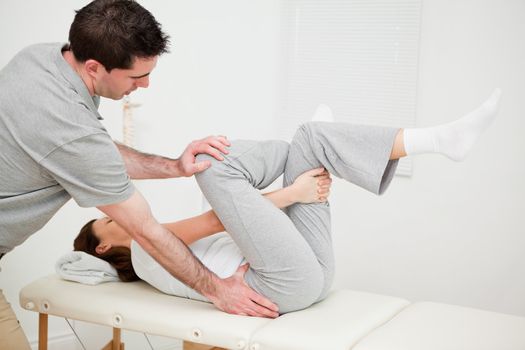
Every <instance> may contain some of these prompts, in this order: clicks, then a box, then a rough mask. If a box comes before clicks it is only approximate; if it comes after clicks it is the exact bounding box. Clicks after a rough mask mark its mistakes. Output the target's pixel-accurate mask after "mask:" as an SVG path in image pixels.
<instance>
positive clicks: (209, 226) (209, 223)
mask: <svg viewBox="0 0 525 350" xmlns="http://www.w3.org/2000/svg"><path fill="white" fill-rule="evenodd" d="M331 183H332V179H331V178H330V174H329V173H328V172H326V170H324V169H323V168H319V169H312V170H310V171H307V172H305V173H304V174H301V175H300V176H299V177H297V179H296V180H295V181H294V183H293V184H291V185H290V186H288V187H285V188H282V189H279V190H276V191H273V192H269V193H265V194H264V196H265V197H266V198H267V199H268V200H270V201H271V202H272V203H273V204H274V205H275V206H276V207H278V208H279V209H282V208H286V207H288V206H290V205H292V204H294V203H321V202H325V201H326V199H327V197H328V195H329V194H330V185H331ZM163 226H164V227H165V228H167V229H168V230H170V231H171V232H173V234H175V235H176V236H177V237H178V238H179V239H180V240H182V241H183V242H184V243H186V245H188V244H191V243H193V242H195V241H197V240H199V239H201V238H204V237H208V236H211V235H213V234H215V233H218V232H222V231H224V226H223V225H222V222H221V221H220V220H219V218H218V217H217V215H216V214H215V212H214V211H213V210H209V211H207V212H205V213H203V214H201V215H197V216H194V217H191V218H188V219H184V220H180V221H176V222H170V223H166V224H163Z"/></svg>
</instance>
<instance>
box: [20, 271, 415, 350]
mask: <svg viewBox="0 0 525 350" xmlns="http://www.w3.org/2000/svg"><path fill="white" fill-rule="evenodd" d="M20 305H21V306H22V307H24V308H25V309H28V310H32V311H36V312H41V313H46V314H49V315H55V316H61V317H68V318H72V319H76V320H81V321H86V322H92V323H98V324H102V325H107V326H111V327H117V328H122V329H129V330H134V331H140V332H146V333H150V334H157V335H162V336H167V337H173V338H179V339H183V340H188V341H192V342H197V343H203V344H209V345H214V346H220V347H223V348H228V349H250V350H278V349H287V350H294V349H301V350H310V349H311V350H314V349H315V350H320V349H323V350H324V349H331V350H348V349H350V348H351V346H352V345H353V344H354V343H356V342H357V341H358V340H359V339H360V338H362V337H363V336H365V335H366V334H368V333H370V332H372V331H373V330H374V329H375V328H376V327H378V326H380V325H381V324H384V323H386V322H387V321H388V320H390V319H391V318H392V317H393V316H394V315H395V314H397V313H398V312H399V311H400V310H402V309H403V308H404V307H406V306H407V305H408V301H406V300H403V299H398V298H393V297H388V296H382V295H375V294H369V293H361V292H354V291H348V290H340V291H333V292H332V293H331V294H330V295H329V296H328V297H327V298H326V299H325V300H324V301H323V302H321V303H318V304H316V305H314V306H312V307H310V308H308V309H306V310H302V311H298V312H294V313H289V314H286V315H283V316H281V317H279V318H277V319H275V320H271V319H265V318H256V317H245V316H235V315H229V314H226V313H224V312H221V311H219V310H217V309H216V308H215V307H214V306H213V305H211V304H208V303H204V302H199V301H194V300H189V299H185V298H179V297H174V296H170V295H166V294H163V293H161V292H159V291H157V290H156V289H154V288H153V287H151V286H149V285H148V284H146V283H144V282H142V281H140V282H132V283H123V282H109V283H103V284H100V285H97V286H89V285H83V284H80V283H75V282H68V281H64V280H62V279H60V278H59V277H58V276H56V275H52V276H47V277H44V278H41V279H38V280H36V281H34V282H32V283H30V284H29V285H27V286H25V287H24V288H23V289H22V290H21V291H20Z"/></svg>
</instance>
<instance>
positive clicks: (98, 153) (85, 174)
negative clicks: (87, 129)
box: [40, 133, 135, 207]
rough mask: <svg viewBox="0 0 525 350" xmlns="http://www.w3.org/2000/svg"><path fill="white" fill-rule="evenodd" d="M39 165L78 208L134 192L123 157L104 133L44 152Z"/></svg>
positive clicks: (118, 200) (127, 195)
mask: <svg viewBox="0 0 525 350" xmlns="http://www.w3.org/2000/svg"><path fill="white" fill-rule="evenodd" d="M40 165H41V167H42V168H43V170H44V171H45V172H47V173H48V174H49V175H50V176H51V177H53V178H54V179H55V180H56V181H57V182H58V184H60V185H61V186H62V187H63V188H64V189H65V190H66V191H67V192H68V193H69V194H70V195H71V197H72V198H73V199H74V200H75V201H76V202H77V204H78V205H79V206H81V207H97V206H101V205H108V204H114V203H119V202H122V201H124V200H126V199H128V198H129V197H131V195H132V194H133V193H134V191H135V189H134V187H133V184H132V183H131V180H130V178H129V176H128V174H127V172H126V167H125V165H124V160H123V159H122V156H121V155H120V152H119V151H118V149H117V146H116V145H115V143H114V142H113V140H111V138H110V137H109V135H108V134H106V133H96V134H92V135H88V136H84V137H81V138H78V139H76V140H74V141H71V142H68V143H66V144H64V145H62V146H60V147H58V148H56V149H55V150H53V151H52V152H51V153H50V154H48V155H47V156H46V157H45V158H44V159H43V160H42V161H41V162H40Z"/></svg>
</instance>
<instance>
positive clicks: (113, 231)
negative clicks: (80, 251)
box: [93, 217, 131, 254]
mask: <svg viewBox="0 0 525 350" xmlns="http://www.w3.org/2000/svg"><path fill="white" fill-rule="evenodd" d="M93 234H94V235H95V237H97V238H98V240H99V241H100V244H99V245H98V247H97V253H99V254H101V253H104V252H105V251H106V250H108V249H109V248H111V247H128V248H129V247H130V245H131V236H130V235H129V234H128V233H127V232H126V231H125V230H124V229H123V228H122V227H121V226H120V225H119V224H117V223H116V222H115V221H113V220H111V219H110V218H108V217H103V218H100V219H97V220H96V221H95V222H94V223H93ZM99 247H100V249H99ZM99 250H100V251H99Z"/></svg>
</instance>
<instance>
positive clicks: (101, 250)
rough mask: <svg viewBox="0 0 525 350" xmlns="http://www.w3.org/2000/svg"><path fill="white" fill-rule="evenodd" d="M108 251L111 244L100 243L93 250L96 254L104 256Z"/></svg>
mask: <svg viewBox="0 0 525 350" xmlns="http://www.w3.org/2000/svg"><path fill="white" fill-rule="evenodd" d="M110 249H111V244H109V243H100V244H99V245H97V247H96V248H95V251H96V252H97V254H104V253H105V252H107V251H108V250H110Z"/></svg>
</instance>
